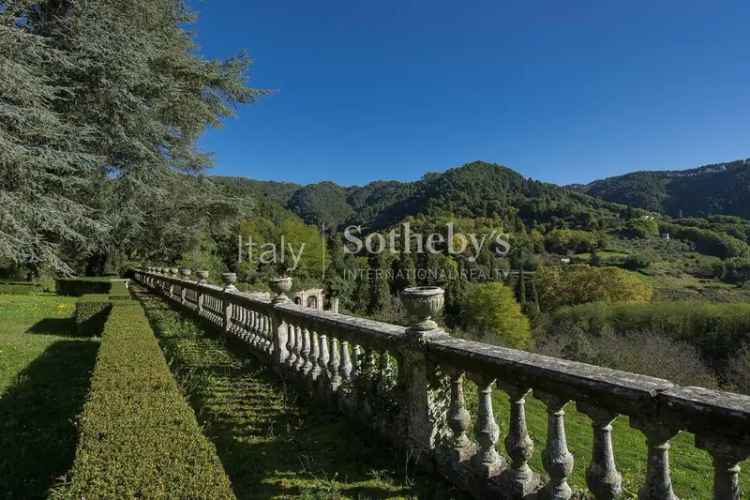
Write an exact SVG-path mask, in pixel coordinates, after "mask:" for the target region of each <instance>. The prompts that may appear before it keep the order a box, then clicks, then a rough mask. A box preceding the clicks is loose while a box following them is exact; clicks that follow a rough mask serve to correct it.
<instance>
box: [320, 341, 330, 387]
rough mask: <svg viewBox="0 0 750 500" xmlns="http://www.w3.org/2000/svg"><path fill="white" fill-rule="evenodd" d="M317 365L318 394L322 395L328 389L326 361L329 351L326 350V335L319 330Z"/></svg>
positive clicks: (328, 358)
mask: <svg viewBox="0 0 750 500" xmlns="http://www.w3.org/2000/svg"><path fill="white" fill-rule="evenodd" d="M318 344H319V347H318V366H319V367H320V375H319V376H318V379H317V382H318V389H319V391H320V394H322V395H324V394H325V393H326V391H327V390H328V362H329V361H330V357H329V356H330V352H329V351H328V336H327V335H326V334H325V333H323V332H320V333H319V334H318Z"/></svg>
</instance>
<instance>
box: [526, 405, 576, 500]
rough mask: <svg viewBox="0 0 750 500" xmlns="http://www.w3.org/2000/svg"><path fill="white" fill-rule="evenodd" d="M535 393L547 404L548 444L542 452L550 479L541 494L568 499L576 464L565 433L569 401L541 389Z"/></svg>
mask: <svg viewBox="0 0 750 500" xmlns="http://www.w3.org/2000/svg"><path fill="white" fill-rule="evenodd" d="M534 395H535V396H536V397H537V398H538V399H540V400H541V401H543V402H544V404H545V405H546V406H547V445H546V446H545V448H544V451H543V452H542V464H543V465H544V470H545V471H547V474H549V477H550V481H549V483H548V484H546V485H545V486H544V488H543V490H542V495H540V496H541V497H542V498H545V499H550V500H568V499H569V498H570V497H571V496H572V495H573V491H572V490H571V488H570V485H569V484H568V477H570V474H571V473H572V472H573V464H574V459H573V455H572V454H571V453H570V451H568V439H567V436H566V434H565V405H567V404H568V401H567V400H566V399H565V398H561V397H559V396H556V395H554V394H548V393H543V392H539V391H536V392H535V393H534Z"/></svg>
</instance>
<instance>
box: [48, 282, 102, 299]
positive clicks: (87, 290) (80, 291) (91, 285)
mask: <svg viewBox="0 0 750 500" xmlns="http://www.w3.org/2000/svg"><path fill="white" fill-rule="evenodd" d="M56 285H57V293H58V294H60V295H72V296H74V297H80V296H81V295H86V294H93V293H109V291H110V289H111V288H112V282H111V280H109V279H108V278H67V279H58V280H57V282H56Z"/></svg>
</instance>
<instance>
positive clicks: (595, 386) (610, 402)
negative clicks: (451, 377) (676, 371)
mask: <svg viewBox="0 0 750 500" xmlns="http://www.w3.org/2000/svg"><path fill="white" fill-rule="evenodd" d="M427 349H428V351H429V352H430V353H432V354H434V355H435V356H436V357H438V358H440V359H442V360H443V361H444V362H446V363H447V364H449V365H451V366H453V367H456V368H461V369H464V370H466V371H469V372H480V373H487V374H493V375H494V376H496V377H497V378H498V380H500V381H501V382H509V383H513V384H515V385H520V386H527V387H528V388H533V389H536V390H538V391H543V392H549V393H552V394H556V395H559V396H561V397H566V398H568V399H570V400H575V401H578V402H587V401H590V402H591V403H592V404H596V405H597V406H602V407H606V408H609V409H612V410H614V411H617V412H618V413H624V414H628V413H632V412H633V411H634V410H636V411H642V410H643V409H644V408H643V406H644V405H648V404H650V403H652V402H653V400H654V397H655V396H656V395H657V394H659V393H660V392H663V391H666V390H667V389H670V388H672V387H674V384H672V383H671V382H669V381H668V380H663V379H659V378H654V377H648V376H645V375H638V374H635V373H629V372H623V371H619V370H612V369H609V368H602V367H600V366H595V365H590V364H586V363H579V362H576V361H569V360H565V359H560V358H553V357H550V356H543V355H541V354H534V353H530V352H526V351H519V350H516V349H508V348H505V347H498V346H493V345H489V344H484V343H482V342H474V341H470V340H463V339H457V338H453V337H436V338H432V339H428V345H427ZM635 406H638V408H636V407H635Z"/></svg>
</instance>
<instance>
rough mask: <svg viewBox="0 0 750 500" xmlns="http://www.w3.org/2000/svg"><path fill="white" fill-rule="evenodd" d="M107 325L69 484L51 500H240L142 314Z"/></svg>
mask: <svg viewBox="0 0 750 500" xmlns="http://www.w3.org/2000/svg"><path fill="white" fill-rule="evenodd" d="M134 304H135V305H134V306H128V305H123V304H122V303H117V304H115V305H113V307H112V311H111V313H110V316H109V319H108V320H107V322H106V324H105V326H104V332H103V335H102V342H101V346H100V348H99V354H98V356H97V362H96V367H95V369H94V373H93V376H92V381H91V390H90V394H89V397H88V400H87V402H86V405H85V406H84V409H83V413H82V414H81V416H80V420H79V426H80V439H79V445H78V448H77V450H76V458H75V462H74V464H73V468H72V470H71V473H70V479H69V480H68V482H66V483H65V484H63V485H61V486H60V487H58V488H57V489H56V491H55V492H54V493H53V498H88V499H92V498H136V497H137V498H167V497H168V498H234V494H233V492H232V488H231V486H230V483H229V479H228V478H227V475H226V473H225V472H224V469H223V467H222V464H221V462H220V460H219V458H218V457H217V455H216V450H215V448H214V446H213V445H212V444H211V443H210V442H209V441H208V440H207V439H206V437H205V436H204V435H203V434H202V432H201V429H200V427H199V425H198V423H197V421H196V418H195V414H194V413H193V411H192V409H191V408H190V406H188V404H187V403H186V402H185V400H184V399H183V397H182V394H181V393H180V391H179V389H178V387H177V384H176V383H175V381H174V379H173V378H172V374H171V372H170V370H169V368H168V366H167V363H166V361H165V359H164V356H163V355H162V352H161V350H160V348H159V344H158V342H157V340H156V338H155V337H154V334H153V331H152V330H151V328H150V326H149V323H148V321H147V320H146V317H145V315H144V313H143V309H142V308H141V307H140V305H139V304H138V303H137V302H134Z"/></svg>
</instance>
